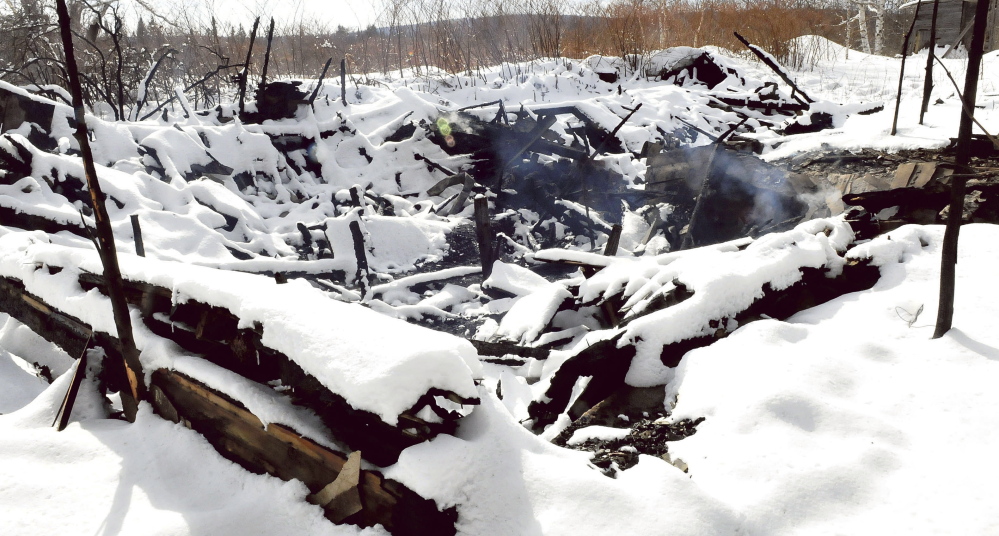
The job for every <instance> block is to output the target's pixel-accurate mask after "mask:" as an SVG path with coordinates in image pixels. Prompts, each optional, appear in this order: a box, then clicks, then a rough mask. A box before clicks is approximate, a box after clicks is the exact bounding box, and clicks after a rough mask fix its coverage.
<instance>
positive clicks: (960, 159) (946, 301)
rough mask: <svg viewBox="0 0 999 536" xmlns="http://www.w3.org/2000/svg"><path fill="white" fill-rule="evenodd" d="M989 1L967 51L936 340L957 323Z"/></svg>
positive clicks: (982, 0)
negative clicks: (957, 284) (960, 247)
mask: <svg viewBox="0 0 999 536" xmlns="http://www.w3.org/2000/svg"><path fill="white" fill-rule="evenodd" d="M989 4H990V2H989V0H979V1H978V5H977V6H976V7H975V30H974V33H972V34H971V50H969V51H968V74H967V76H966V77H965V79H964V106H962V111H961V126H960V128H959V129H958V134H957V154H956V155H955V156H954V167H955V170H956V171H957V173H955V174H954V176H953V177H952V178H951V181H952V182H951V185H950V212H949V213H948V214H947V230H946V231H945V232H944V241H943V251H942V254H941V258H940V306H939V308H938V309H937V323H936V329H935V330H934V331H933V338H934V339H936V338H939V337H942V336H943V335H944V333H947V332H948V331H950V328H951V326H952V325H953V322H954V290H955V288H954V279H955V277H956V275H957V242H958V235H959V233H960V231H961V219H962V218H963V216H964V187H965V183H966V182H967V181H968V174H969V173H971V172H972V170H971V168H970V167H968V163H969V162H970V161H971V127H972V120H973V119H974V113H975V101H976V100H977V97H978V70H979V69H980V68H981V66H982V49H983V47H984V45H985V30H986V27H987V24H986V22H988V17H989Z"/></svg>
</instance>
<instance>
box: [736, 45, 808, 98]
mask: <svg viewBox="0 0 999 536" xmlns="http://www.w3.org/2000/svg"><path fill="white" fill-rule="evenodd" d="M733 33H734V34H735V37H736V39H738V40H739V41H741V42H742V44H743V45H746V48H748V49H749V50H750V51H751V52H752V53H753V54H754V55H755V56H756V57H757V58H759V59H760V61H762V62H763V64H764V65H766V66H767V67H770V69H771V70H773V72H775V73H777V76H779V77H780V79H781V80H783V81H784V83H785V84H787V85H789V86H791V89H792V90H794V93H791V97H793V98H794V99H795V100H797V101H798V102H800V103H802V104H810V103H813V102H815V100H814V99H812V98H811V97H809V96H808V94H807V93H805V92H804V91H802V90H801V88H800V87H798V85H797V84H795V83H794V81H793V80H791V79H790V78H788V76H787V71H785V70H784V69H783V68H782V67H781V66H780V65H778V64H777V63H775V62H774V60H773V58H771V57H770V55H769V54H765V53H764V52H763V50H762V49H760V48H759V47H758V46H756V45H753V44H751V43H750V42H749V41H747V40H746V38H745V37H743V36H741V35H739V32H733ZM795 93H797V94H800V95H801V97H804V100H802V99H801V97H798V96H797V95H796V94H795Z"/></svg>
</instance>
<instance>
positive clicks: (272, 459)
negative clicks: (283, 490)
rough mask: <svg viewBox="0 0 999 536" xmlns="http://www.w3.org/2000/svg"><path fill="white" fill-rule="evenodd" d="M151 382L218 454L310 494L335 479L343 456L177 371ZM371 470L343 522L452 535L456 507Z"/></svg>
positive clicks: (157, 402) (165, 410)
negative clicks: (441, 505)
mask: <svg viewBox="0 0 999 536" xmlns="http://www.w3.org/2000/svg"><path fill="white" fill-rule="evenodd" d="M152 386H154V387H155V388H156V389H157V390H158V392H160V393H162V395H163V396H156V397H153V401H152V402H153V405H154V408H155V409H156V411H157V412H158V413H160V414H161V415H163V416H164V417H166V418H169V419H171V420H174V422H184V423H185V424H186V425H187V426H188V427H190V428H191V429H192V430H194V431H196V432H198V433H200V434H201V435H203V436H204V437H205V438H206V439H207V440H208V441H209V443H211V444H212V445H213V446H214V447H215V448H216V450H218V451H219V453H220V454H222V455H223V456H225V457H226V458H229V459H230V460H233V461H234V462H236V463H239V464H240V465H242V466H243V467H245V468H247V469H249V470H251V471H254V472H257V473H268V474H271V475H273V476H276V477H278V478H281V479H283V480H291V479H297V480H300V481H302V482H303V483H305V485H306V486H308V488H309V490H310V491H311V492H312V493H316V492H319V491H320V490H322V489H323V488H325V487H326V486H327V485H328V484H330V483H331V482H333V481H335V480H336V478H337V476H338V475H339V473H340V471H341V469H343V467H344V464H345V463H346V462H347V456H345V455H344V454H342V453H339V452H336V451H334V450H331V449H329V448H327V447H324V446H322V445H320V444H318V443H316V442H315V441H313V440H311V439H309V438H307V437H303V436H301V435H300V434H298V433H297V432H296V431H294V430H292V429H291V428H289V427H287V426H284V425H281V424H273V423H272V424H270V425H268V426H266V427H265V426H264V425H263V423H262V422H261V421H260V419H258V418H257V417H256V416H255V415H253V414H252V413H250V412H249V411H248V410H247V409H246V408H245V407H243V406H242V405H241V404H239V403H238V402H236V401H234V400H232V399H230V398H229V397H227V396H225V395H223V394H221V393H218V392H217V391H214V390H213V389H211V388H210V387H208V386H206V385H205V384H203V383H201V382H199V381H197V380H195V379H193V378H190V377H188V376H185V375H184V374H181V373H179V372H176V371H172V370H167V369H159V370H156V371H155V372H153V374H152ZM388 482H391V481H387V480H386V479H385V478H384V476H382V475H381V474H380V473H378V472H376V471H368V470H361V471H360V477H359V480H358V491H359V494H360V501H361V507H362V509H361V511H360V512H358V513H356V514H354V515H351V516H349V517H347V518H345V519H343V520H342V521H344V522H348V523H353V524H357V525H360V526H372V525H374V524H378V523H380V524H382V525H383V526H385V528H387V529H388V530H390V531H391V532H392V533H393V534H414V535H415V534H454V533H455V529H454V521H455V520H456V519H457V513H456V512H455V510H454V509H453V508H452V509H448V510H445V511H443V512H442V511H439V510H438V509H437V506H436V504H435V503H434V502H433V501H430V500H427V499H424V498H422V497H420V496H418V495H416V494H415V493H413V492H412V491H410V490H408V489H407V488H405V487H403V486H401V485H400V484H399V483H390V484H389V485H386V484H387V483H388Z"/></svg>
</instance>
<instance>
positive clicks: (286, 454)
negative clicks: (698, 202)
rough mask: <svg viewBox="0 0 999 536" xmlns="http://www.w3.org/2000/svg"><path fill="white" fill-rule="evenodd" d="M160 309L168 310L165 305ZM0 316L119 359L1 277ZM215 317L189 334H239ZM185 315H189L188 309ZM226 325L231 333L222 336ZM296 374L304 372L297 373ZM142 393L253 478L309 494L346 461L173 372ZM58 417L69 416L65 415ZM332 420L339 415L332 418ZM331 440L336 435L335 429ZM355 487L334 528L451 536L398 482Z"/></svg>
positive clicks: (73, 349)
mask: <svg viewBox="0 0 999 536" xmlns="http://www.w3.org/2000/svg"><path fill="white" fill-rule="evenodd" d="M39 269H41V268H39ZM89 279H90V280H91V281H94V280H99V279H100V278H97V277H96V276H92V275H91V276H89ZM139 285H140V284H137V283H133V287H132V289H131V292H130V293H129V296H130V297H132V298H133V299H137V300H139V301H140V302H141V299H142V297H141V292H140V291H139V289H138V288H136V287H138V286H139ZM141 285H142V288H143V290H144V291H147V292H148V291H150V290H153V289H155V290H154V292H156V293H157V294H160V293H162V292H163V291H164V290H165V289H159V288H158V287H152V286H149V285H148V284H147V283H142V284H141ZM166 303H167V306H169V303H170V302H169V300H168V301H167V302H166ZM0 311H3V312H4V313H7V314H9V315H10V316H11V317H13V318H15V319H17V320H18V321H20V322H21V323H23V324H25V325H26V326H27V327H28V328H30V329H31V330H32V331H34V332H35V333H37V334H38V335H40V336H41V337H43V338H45V339H46V340H48V341H50V342H52V343H55V344H56V345H58V346H59V347H60V348H63V349H64V350H66V351H67V352H69V353H70V355H84V354H83V352H84V351H85V350H86V349H87V348H88V346H89V344H88V343H89V341H90V339H91V337H93V344H94V346H100V347H102V348H104V350H105V351H106V352H108V354H109V357H112V358H115V356H118V358H120V355H121V353H120V352H121V350H120V342H119V341H118V340H117V339H116V338H114V337H111V336H110V335H108V334H106V333H103V332H97V331H93V330H92V329H91V328H90V326H89V325H87V324H86V323H84V322H83V321H81V320H79V319H77V318H75V317H72V316H69V315H66V314H65V313H62V312H60V311H58V310H56V309H55V308H54V307H52V306H51V305H49V304H47V303H45V302H44V301H43V300H41V299H40V298H38V297H36V296H34V295H32V294H30V293H28V292H26V291H25V289H24V285H23V283H22V282H21V281H19V280H16V279H13V278H9V277H0ZM222 311H224V310H221V309H219V310H215V311H208V312H207V314H206V315H205V316H203V317H202V318H203V321H202V322H201V323H200V324H199V326H198V327H197V328H196V329H195V330H194V333H195V334H197V335H200V336H205V335H209V334H213V333H214V334H216V335H218V334H219V333H220V332H218V331H215V330H216V329H220V330H221V333H234V334H235V336H236V338H237V339H238V338H239V335H240V333H238V332H237V330H236V329H235V326H236V324H234V323H233V324H231V326H223V327H221V328H215V327H214V326H213V323H214V322H215V321H223V323H225V322H227V321H233V319H231V318H229V319H227V318H224V317H223V316H218V315H222ZM186 312H188V313H190V312H193V310H191V309H188V310H187V311H186ZM230 327H231V328H232V329H231V331H227V329H229V328H230ZM179 331H183V330H179ZM175 333H176V332H172V333H170V334H175ZM168 335H169V334H168ZM243 342H244V343H246V344H249V345H251V346H252V345H253V344H254V341H253V340H250V341H243ZM207 357H209V358H212V357H216V356H207ZM209 360H211V359H209ZM78 367H79V368H78V370H79V371H81V373H82V369H83V367H84V363H82V362H81V363H80V365H78ZM299 371H300V369H299ZM299 374H302V375H304V374H305V373H304V372H301V371H300V372H299ZM282 377H287V375H285V376H282ZM115 381H116V382H117V383H118V384H119V385H121V384H122V383H123V381H124V380H123V379H121V378H118V379H116V380H115ZM294 385H295V387H294V388H295V389H306V390H307V389H309V387H310V386H307V385H303V384H302V383H297V384H294ZM147 393H148V397H149V398H148V401H149V402H150V403H151V404H152V405H153V407H154V409H155V410H156V412H157V413H159V414H160V415H161V416H163V417H164V418H166V419H168V420H171V421H173V422H181V423H184V424H185V425H187V426H188V427H190V428H192V429H194V430H195V431H197V432H199V433H200V434H202V435H203V436H205V438H206V439H207V440H208V441H209V442H210V443H211V444H212V445H213V446H214V447H215V448H216V450H218V451H219V453H220V454H222V455H223V456H225V457H226V458H229V459H230V460H232V461H234V462H236V463H238V464H240V465H241V466H243V467H245V468H247V469H249V470H251V471H254V472H258V473H268V474H271V475H273V476H276V477H278V478H281V479H284V480H291V479H293V478H294V479H298V480H301V481H302V482H304V483H305V484H306V485H307V486H308V487H309V489H310V490H311V491H312V492H317V491H319V490H321V489H323V488H324V487H325V486H326V485H328V484H329V483H331V482H333V481H334V480H336V477H337V476H338V474H339V472H340V470H341V469H342V468H343V466H344V463H345V462H346V460H347V457H346V456H345V455H343V454H342V453H339V452H336V451H334V450H331V449H329V448H327V447H324V446H322V445H319V444H318V443H316V442H315V441H313V440H311V439H308V438H306V437H304V436H302V435H300V434H299V433H297V432H295V431H294V430H292V429H291V428H289V427H287V426H284V425H281V424H275V423H270V424H269V425H267V426H266V427H265V426H264V425H263V423H262V422H261V421H260V419H258V418H257V417H256V416H255V415H253V414H252V413H251V412H250V411H249V410H247V409H246V408H245V407H244V406H243V405H242V404H240V403H239V402H238V401H235V400H233V399H232V398H230V397H228V396H226V395H224V394H222V393H219V392H217V391H215V390H214V389H212V388H210V387H209V386H207V385H205V384H203V383H201V382H199V381H197V380H195V379H193V378H190V377H188V376H185V375H183V374H181V373H178V372H176V371H172V370H166V369H158V370H156V371H154V372H153V373H152V375H151V381H150V388H149V390H148V391H147ZM296 394H299V393H296ZM427 396H428V397H438V396H439V397H441V398H445V399H448V400H450V401H451V402H454V403H457V404H474V403H477V401H475V400H470V399H465V398H462V397H459V396H457V395H455V394H454V393H450V392H447V391H443V390H440V389H431V390H429V391H428V393H427ZM65 415H67V416H68V409H67V411H66V412H65ZM339 417H343V415H338V418H339ZM404 420H409V421H411V422H412V423H415V424H422V425H424V426H427V423H425V422H424V421H422V420H420V419H417V418H415V417H409V416H406V417H405V419H404ZM334 434H335V435H336V430H334ZM378 439H381V438H378ZM348 444H349V443H348ZM365 454H366V455H367V452H366V453H365ZM372 461H374V460H372ZM376 463H377V462H376ZM383 465H387V464H384V463H383ZM357 489H358V493H359V499H360V503H361V510H360V511H358V512H357V513H355V514H353V515H350V516H349V517H346V518H342V519H339V520H338V522H345V523H353V524H358V525H361V526H371V525H375V524H382V525H383V526H385V527H386V528H387V529H388V530H390V531H391V532H392V533H393V534H399V535H413V536H416V535H422V534H454V533H455V529H454V523H455V521H456V519H457V513H456V511H455V509H454V508H450V509H447V510H444V511H441V510H440V509H439V508H438V507H437V505H436V504H435V503H434V502H433V501H432V500H429V499H424V498H423V497H421V496H419V495H418V494H416V493H414V492H413V491H412V490H410V489H408V488H406V487H405V486H404V485H402V484H400V483H399V482H396V481H393V480H388V479H385V478H384V476H382V475H381V474H380V473H378V472H376V471H367V470H362V471H360V476H359V478H358V485H357ZM328 513H329V516H328V517H331V518H332V517H335V512H328Z"/></svg>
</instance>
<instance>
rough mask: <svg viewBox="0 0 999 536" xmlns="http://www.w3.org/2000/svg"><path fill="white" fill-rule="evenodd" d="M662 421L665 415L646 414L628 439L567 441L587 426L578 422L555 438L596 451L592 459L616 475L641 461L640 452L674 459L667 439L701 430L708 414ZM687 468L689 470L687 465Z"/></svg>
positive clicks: (563, 444)
mask: <svg viewBox="0 0 999 536" xmlns="http://www.w3.org/2000/svg"><path fill="white" fill-rule="evenodd" d="M662 421H663V420H662V419H655V420H653V419H651V418H643V419H641V420H639V421H637V422H635V424H634V425H633V426H632V428H631V433H629V434H628V436H627V437H625V438H624V439H612V440H609V441H604V440H598V439H590V440H587V441H585V442H583V443H581V444H578V445H567V444H566V441H568V440H569V438H570V437H572V434H573V432H575V431H576V430H578V429H580V428H583V427H585V425H583V426H581V425H579V423H578V422H577V423H573V424H572V425H571V426H569V428H567V429H566V430H565V431H563V432H562V433H561V434H559V436H558V437H557V438H555V440H554V441H553V442H554V443H555V444H556V445H559V446H560V447H565V448H569V449H573V450H579V451H584V452H593V453H594V454H593V458H592V460H591V461H592V463H593V465H595V466H597V467H599V468H600V470H601V472H602V473H603V474H604V475H607V476H609V477H611V478H614V477H615V476H616V474H617V472H618V471H624V470H626V469H630V468H632V467H634V466H635V465H637V464H638V455H639V454H647V455H649V456H655V457H657V458H662V459H664V460H665V461H667V462H669V463H673V462H672V460H671V459H670V457H669V445H668V444H667V443H668V442H670V441H679V440H681V439H683V438H686V437H690V436H692V435H694V433H695V432H697V425H698V424H700V423H701V422H702V421H704V418H703V417H701V418H699V419H696V420H689V419H684V420H681V421H679V422H677V423H673V424H669V423H665V422H662ZM684 471H685V472H686V470H685V469H684Z"/></svg>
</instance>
